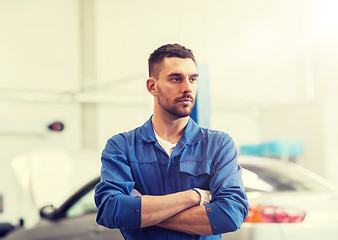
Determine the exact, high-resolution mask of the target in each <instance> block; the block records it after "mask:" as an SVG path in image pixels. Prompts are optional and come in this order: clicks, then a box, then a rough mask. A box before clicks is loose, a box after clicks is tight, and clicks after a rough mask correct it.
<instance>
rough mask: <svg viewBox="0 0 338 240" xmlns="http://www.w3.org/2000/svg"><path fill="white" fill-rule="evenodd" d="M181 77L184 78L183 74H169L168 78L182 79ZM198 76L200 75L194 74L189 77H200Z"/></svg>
mask: <svg viewBox="0 0 338 240" xmlns="http://www.w3.org/2000/svg"><path fill="white" fill-rule="evenodd" d="M181 76H183V74H181V73H170V74H168V77H181ZM198 76H199V74H198V73H193V74H191V75H189V77H198Z"/></svg>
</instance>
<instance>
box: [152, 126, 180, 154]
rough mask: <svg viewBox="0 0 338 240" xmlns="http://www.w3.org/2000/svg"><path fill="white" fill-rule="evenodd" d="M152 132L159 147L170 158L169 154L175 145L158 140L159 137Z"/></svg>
mask: <svg viewBox="0 0 338 240" xmlns="http://www.w3.org/2000/svg"><path fill="white" fill-rule="evenodd" d="M154 132H155V136H156V140H157V142H158V143H159V144H160V145H161V147H162V148H163V149H164V151H166V153H167V154H168V156H170V155H171V153H172V152H173V151H174V148H175V147H176V143H174V144H173V143H171V142H169V141H166V140H164V139H162V138H160V136H158V135H157V133H156V131H155V130H154Z"/></svg>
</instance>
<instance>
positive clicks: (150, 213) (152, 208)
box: [141, 190, 200, 227]
mask: <svg viewBox="0 0 338 240" xmlns="http://www.w3.org/2000/svg"><path fill="white" fill-rule="evenodd" d="M199 202H200V196H199V195H198V194H197V193H196V192H195V191H193V190H187V191H183V192H178V193H173V194H168V195H164V196H148V195H143V196H142V197H141V227H148V226H153V225H156V224H158V223H160V222H162V221H164V220H166V219H168V218H170V217H172V216H174V215H176V214H178V213H180V212H182V211H184V210H186V209H189V208H191V207H193V206H196V205H198V204H199Z"/></svg>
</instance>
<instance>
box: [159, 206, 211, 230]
mask: <svg viewBox="0 0 338 240" xmlns="http://www.w3.org/2000/svg"><path fill="white" fill-rule="evenodd" d="M157 226H158V227H162V228H166V229H171V230H175V231H179V232H185V233H188V234H191V235H205V236H209V235H212V229H211V226H210V222H209V218H208V215H207V212H206V210H205V207H204V206H195V207H192V208H189V209H187V210H185V211H183V212H180V213H178V214H176V215H174V216H173V217H171V218H168V219H166V220H164V221H163V222H160V223H159V224H157Z"/></svg>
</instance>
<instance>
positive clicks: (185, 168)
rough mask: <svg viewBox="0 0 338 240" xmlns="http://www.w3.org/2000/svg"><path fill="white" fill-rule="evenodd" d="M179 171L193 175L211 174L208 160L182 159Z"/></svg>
mask: <svg viewBox="0 0 338 240" xmlns="http://www.w3.org/2000/svg"><path fill="white" fill-rule="evenodd" d="M180 171H181V172H184V173H188V174H190V175H193V176H195V177H197V176H200V175H209V176H210V175H211V168H210V162H207V161H205V162H196V161H189V160H188V161H182V162H181V164H180Z"/></svg>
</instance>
